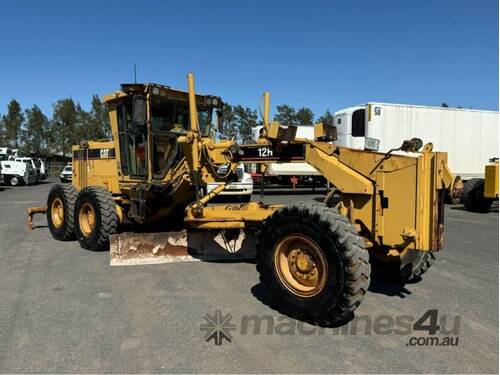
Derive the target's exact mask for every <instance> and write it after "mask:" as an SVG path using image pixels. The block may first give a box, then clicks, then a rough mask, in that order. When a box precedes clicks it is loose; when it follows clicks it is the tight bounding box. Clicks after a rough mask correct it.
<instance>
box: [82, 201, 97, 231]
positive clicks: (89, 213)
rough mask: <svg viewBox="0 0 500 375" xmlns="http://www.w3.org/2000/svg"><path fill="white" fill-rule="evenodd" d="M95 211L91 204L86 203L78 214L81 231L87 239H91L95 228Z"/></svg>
mask: <svg viewBox="0 0 500 375" xmlns="http://www.w3.org/2000/svg"><path fill="white" fill-rule="evenodd" d="M95 218H96V217H95V211H94V207H92V205H91V204H90V203H87V202H86V203H84V204H82V206H81V207H80V210H79V212H78V219H79V220H78V222H79V225H80V231H81V232H82V234H83V235H84V236H86V237H89V236H90V235H91V234H92V232H93V231H94V228H95Z"/></svg>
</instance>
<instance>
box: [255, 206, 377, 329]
mask: <svg viewBox="0 0 500 375" xmlns="http://www.w3.org/2000/svg"><path fill="white" fill-rule="evenodd" d="M368 260H369V256H368V252H367V251H366V250H365V248H364V242H363V240H362V239H361V237H360V236H359V235H358V234H357V233H356V231H355V229H354V227H353V226H352V225H351V224H350V223H349V221H348V220H347V219H346V218H345V217H344V216H342V215H340V214H339V213H337V212H335V211H333V210H331V209H329V208H328V207H326V206H324V205H321V204H317V203H314V204H311V203H303V202H301V203H296V204H292V205H290V206H286V207H283V208H280V209H278V210H276V211H275V212H274V213H273V214H272V215H271V216H270V217H269V218H267V219H266V220H265V221H264V222H263V224H262V229H261V232H260V234H259V237H258V245H257V271H258V272H259V274H260V281H261V282H262V284H263V285H264V287H265V289H266V290H267V292H268V293H269V295H270V297H271V298H270V300H271V301H272V303H273V304H274V305H275V307H276V308H277V309H278V310H279V311H280V312H283V313H285V314H287V315H289V316H292V317H294V318H298V319H301V320H306V321H309V322H312V323H315V324H319V325H331V324H335V323H339V322H342V321H345V320H346V319H348V318H349V317H350V316H352V314H353V312H354V310H355V309H356V308H357V307H358V306H359V305H360V303H361V301H362V299H363V297H364V295H365V293H366V291H367V290H368V286H369V283H370V271H371V268H370V263H369V261H368Z"/></svg>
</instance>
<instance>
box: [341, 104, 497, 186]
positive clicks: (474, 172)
mask: <svg viewBox="0 0 500 375" xmlns="http://www.w3.org/2000/svg"><path fill="white" fill-rule="evenodd" d="M334 124H335V126H336V127H337V141H336V143H337V144H339V145H340V146H346V147H351V148H357V149H364V148H365V147H366V144H367V141H371V140H379V142H380V143H379V145H378V148H379V151H381V152H387V151H389V150H391V149H394V148H398V147H399V146H401V142H402V140H404V139H410V138H414V137H416V138H420V139H422V140H423V141H424V143H427V142H432V143H433V145H434V149H435V150H440V151H446V152H447V153H448V165H449V166H450V168H451V170H452V171H453V173H454V174H455V175H458V176H460V177H461V178H462V180H465V181H466V180H469V179H471V178H482V177H484V166H485V165H486V164H488V162H489V160H490V159H491V158H492V157H497V156H498V127H499V114H498V112H494V111H483V110H475V109H463V108H446V107H427V106H419V105H408V104H392V103H377V102H369V103H367V104H362V105H358V106H355V107H350V108H345V109H342V110H339V111H337V112H335V114H334Z"/></svg>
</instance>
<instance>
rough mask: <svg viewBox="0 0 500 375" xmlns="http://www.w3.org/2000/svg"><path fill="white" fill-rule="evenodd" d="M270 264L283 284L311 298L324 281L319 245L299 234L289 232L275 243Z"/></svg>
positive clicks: (323, 261)
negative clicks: (273, 255) (289, 233)
mask: <svg viewBox="0 0 500 375" xmlns="http://www.w3.org/2000/svg"><path fill="white" fill-rule="evenodd" d="M274 265H275V268H276V271H277V274H278V276H279V279H280V280H281V282H282V283H283V285H284V286H285V287H286V288H287V289H288V290H289V291H291V292H292V293H294V294H295V295H297V296H300V297H312V296H315V295H317V294H318V293H319V292H321V290H323V288H324V286H325V283H326V275H327V272H328V270H327V265H326V258H325V255H324V254H323V252H322V251H321V249H320V248H319V246H318V245H317V244H316V243H315V242H314V241H313V240H311V239H310V238H308V237H306V236H303V235H298V234H295V235H290V236H287V237H285V238H284V239H282V240H281V241H280V242H279V243H278V245H277V246H276V251H275V257H274Z"/></svg>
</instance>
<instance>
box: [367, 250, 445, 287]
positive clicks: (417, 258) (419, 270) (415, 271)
mask: <svg viewBox="0 0 500 375" xmlns="http://www.w3.org/2000/svg"><path fill="white" fill-rule="evenodd" d="M375 251H377V250H373V251H372V252H371V255H372V256H371V259H370V261H371V263H372V270H373V274H374V275H375V276H377V277H379V278H381V279H385V280H389V281H396V282H400V283H415V282H418V281H420V279H421V277H422V275H423V274H424V273H425V272H427V270H428V269H429V268H431V266H432V265H433V264H434V262H435V261H436V253H434V252H431V251H418V250H413V249H408V250H407V251H405V252H404V253H402V254H401V255H400V256H399V257H398V256H385V258H386V259H384V256H382V255H379V256H377V255H376V254H375ZM391 258H392V259H391Z"/></svg>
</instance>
